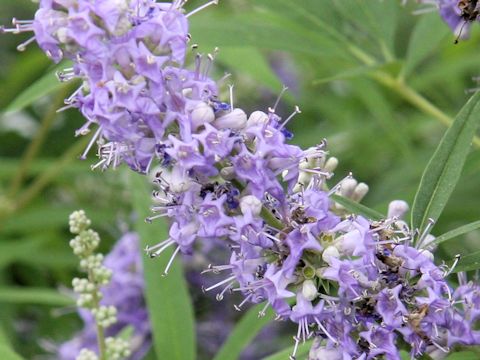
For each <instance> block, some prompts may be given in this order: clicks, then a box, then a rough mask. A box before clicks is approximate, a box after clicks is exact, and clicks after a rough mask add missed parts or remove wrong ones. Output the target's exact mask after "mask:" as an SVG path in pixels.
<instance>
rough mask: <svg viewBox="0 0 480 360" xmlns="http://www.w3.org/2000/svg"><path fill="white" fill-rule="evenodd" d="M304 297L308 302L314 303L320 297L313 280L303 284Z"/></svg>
mask: <svg viewBox="0 0 480 360" xmlns="http://www.w3.org/2000/svg"><path fill="white" fill-rule="evenodd" d="M302 295H303V297H304V298H305V299H307V300H308V301H312V300H313V299H315V298H316V297H317V295H318V291H317V287H316V286H315V283H314V282H313V281H312V280H305V281H304V282H303V284H302Z"/></svg>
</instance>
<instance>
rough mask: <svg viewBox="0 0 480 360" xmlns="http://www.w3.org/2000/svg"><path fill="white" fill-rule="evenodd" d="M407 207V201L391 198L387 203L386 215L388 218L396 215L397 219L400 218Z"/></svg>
mask: <svg viewBox="0 0 480 360" xmlns="http://www.w3.org/2000/svg"><path fill="white" fill-rule="evenodd" d="M408 209H409V206H408V204H407V202H405V201H403V200H393V201H392V202H390V204H388V214H387V216H388V217H389V218H393V217H396V218H398V219H401V218H403V216H404V215H405V214H406V212H407V211H408Z"/></svg>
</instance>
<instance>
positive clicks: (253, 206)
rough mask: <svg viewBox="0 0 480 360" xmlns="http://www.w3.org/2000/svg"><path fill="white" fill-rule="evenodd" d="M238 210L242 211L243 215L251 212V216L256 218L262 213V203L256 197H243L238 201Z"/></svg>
mask: <svg viewBox="0 0 480 360" xmlns="http://www.w3.org/2000/svg"><path fill="white" fill-rule="evenodd" d="M240 210H242V213H243V214H244V215H245V214H247V213H248V212H251V213H252V214H253V215H255V216H257V215H259V214H260V212H261V211H262V202H261V201H260V200H259V199H258V198H257V197H256V196H253V195H247V196H244V197H242V198H241V200H240Z"/></svg>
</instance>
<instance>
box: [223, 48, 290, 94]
mask: <svg viewBox="0 0 480 360" xmlns="http://www.w3.org/2000/svg"><path fill="white" fill-rule="evenodd" d="M218 61H220V62H221V63H224V64H225V65H227V67H228V68H230V69H232V68H233V69H236V70H239V71H241V72H245V73H247V74H249V75H250V76H251V77H252V78H253V79H255V81H256V82H257V83H259V84H262V86H265V87H267V88H268V89H270V90H271V91H272V92H275V93H277V92H279V91H280V90H281V89H282V83H281V81H280V80H279V79H278V76H277V75H276V74H275V73H274V72H273V70H272V68H271V66H270V65H269V63H268V62H267V60H266V58H265V56H264V55H263V54H262V53H261V52H260V51H259V49H256V48H254V47H235V48H231V47H222V50H221V52H220V54H219V55H218Z"/></svg>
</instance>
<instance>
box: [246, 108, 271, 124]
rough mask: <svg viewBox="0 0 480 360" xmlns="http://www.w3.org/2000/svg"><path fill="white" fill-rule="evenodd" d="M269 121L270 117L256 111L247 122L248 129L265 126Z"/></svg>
mask: <svg viewBox="0 0 480 360" xmlns="http://www.w3.org/2000/svg"><path fill="white" fill-rule="evenodd" d="M267 121H268V115H267V114H265V113H264V112H263V111H254V112H253V113H251V114H250V116H249V117H248V121H247V127H252V126H256V125H263V124H265V123H266V122H267Z"/></svg>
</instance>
